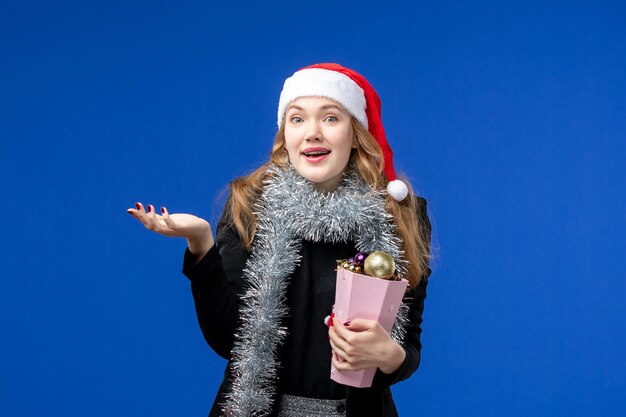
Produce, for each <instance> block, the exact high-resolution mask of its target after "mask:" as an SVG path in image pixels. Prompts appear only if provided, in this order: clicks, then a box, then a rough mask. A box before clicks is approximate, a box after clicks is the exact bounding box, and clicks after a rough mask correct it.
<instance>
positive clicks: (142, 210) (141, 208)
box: [135, 202, 146, 214]
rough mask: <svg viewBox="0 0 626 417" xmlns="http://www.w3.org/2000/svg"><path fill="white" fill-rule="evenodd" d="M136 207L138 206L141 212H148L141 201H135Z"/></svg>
mask: <svg viewBox="0 0 626 417" xmlns="http://www.w3.org/2000/svg"><path fill="white" fill-rule="evenodd" d="M135 207H137V211H138V212H139V213H140V214H146V211H145V210H144V208H143V204H141V203H140V202H136V203H135Z"/></svg>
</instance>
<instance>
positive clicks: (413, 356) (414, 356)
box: [372, 198, 431, 389]
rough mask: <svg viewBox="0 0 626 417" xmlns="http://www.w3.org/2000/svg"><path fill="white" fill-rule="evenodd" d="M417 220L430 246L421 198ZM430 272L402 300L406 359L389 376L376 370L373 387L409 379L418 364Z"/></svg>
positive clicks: (425, 212)
mask: <svg viewBox="0 0 626 417" xmlns="http://www.w3.org/2000/svg"><path fill="white" fill-rule="evenodd" d="M418 219H419V222H420V224H421V226H422V229H421V230H422V233H424V237H425V238H426V241H427V243H428V245H429V246H430V236H431V226H430V221H429V220H428V214H427V211H426V200H424V199H423V198H418ZM430 272H431V270H430V268H428V267H427V268H426V271H425V273H424V276H423V277H422V279H421V280H420V283H419V285H418V286H417V287H416V288H415V289H414V290H412V291H409V292H407V294H406V295H405V297H404V300H403V301H404V303H405V304H407V305H408V306H409V317H408V318H409V325H408V327H407V331H406V335H405V337H404V343H403V345H402V346H403V347H404V350H405V352H406V358H405V359H404V362H403V363H402V365H400V368H398V369H397V370H396V371H395V372H392V373H391V374H385V373H383V372H382V371H381V370H380V369H378V371H377V372H376V375H375V377H374V382H373V384H372V386H373V387H377V388H380V389H382V388H386V387H388V386H390V385H392V384H395V383H396V382H400V381H403V380H405V379H407V378H408V377H410V376H411V375H412V374H413V372H415V371H416V370H417V368H418V366H419V364H420V359H421V356H420V351H421V349H422V343H421V340H420V335H421V333H422V327H421V325H422V313H423V312H424V300H425V299H426V287H427V285H428V277H429V276H430Z"/></svg>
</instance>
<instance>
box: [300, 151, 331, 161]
mask: <svg viewBox="0 0 626 417" xmlns="http://www.w3.org/2000/svg"><path fill="white" fill-rule="evenodd" d="M330 152H331V150H330V149H326V148H321V147H311V148H305V149H303V150H302V152H301V155H302V157H303V158H304V159H305V160H306V161H308V162H310V163H316V162H321V161H323V160H324V159H326V158H327V157H328V155H330Z"/></svg>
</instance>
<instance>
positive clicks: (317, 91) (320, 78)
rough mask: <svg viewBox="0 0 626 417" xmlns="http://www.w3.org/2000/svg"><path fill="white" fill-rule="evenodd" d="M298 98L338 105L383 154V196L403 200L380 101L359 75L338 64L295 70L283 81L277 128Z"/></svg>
mask: <svg viewBox="0 0 626 417" xmlns="http://www.w3.org/2000/svg"><path fill="white" fill-rule="evenodd" d="M299 97H326V98H329V99H331V100H335V101H336V102H338V103H339V104H341V105H342V106H343V107H344V108H345V109H346V110H347V111H348V112H349V113H350V114H351V115H352V116H354V118H355V119H356V120H357V121H358V122H359V123H360V124H361V125H362V126H363V127H365V128H366V129H367V130H368V131H369V132H370V134H371V135H372V136H373V137H374V138H375V139H376V141H377V142H378V145H380V148H381V149H382V151H383V158H384V161H385V165H384V170H385V175H387V179H388V180H389V184H388V185H387V193H388V194H389V195H390V196H391V197H392V198H393V199H394V200H396V201H402V200H404V199H405V198H406V196H407V195H408V193H409V190H408V188H407V186H406V184H405V183H404V182H402V181H400V180H398V179H396V171H395V169H394V167H393V152H392V151H391V148H390V147H389V144H388V143H387V136H386V135H385V129H384V128H383V122H382V119H381V114H380V104H381V103H380V98H379V97H378V94H376V91H375V90H374V88H373V87H372V86H371V85H370V83H369V82H368V81H367V80H366V79H365V77H363V76H362V75H361V74H359V73H357V72H356V71H354V70H351V69H350V68H346V67H342V66H341V65H339V64H315V65H311V66H308V67H305V68H302V69H301V70H299V71H297V72H296V73H295V74H293V75H292V76H291V77H289V78H287V80H285V84H284V86H283V90H282V92H281V93H280V100H279V102H278V126H279V127H280V125H281V124H282V122H283V119H284V118H285V111H286V110H287V106H288V105H289V103H291V102H292V101H294V100H295V99H297V98H299Z"/></svg>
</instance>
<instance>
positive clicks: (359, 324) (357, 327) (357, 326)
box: [348, 319, 378, 332]
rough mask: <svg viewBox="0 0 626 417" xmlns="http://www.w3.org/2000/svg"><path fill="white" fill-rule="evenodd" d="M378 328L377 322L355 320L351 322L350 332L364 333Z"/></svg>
mask: <svg viewBox="0 0 626 417" xmlns="http://www.w3.org/2000/svg"><path fill="white" fill-rule="evenodd" d="M376 326H378V322H377V321H376V320H365V319H354V320H351V321H350V326H349V328H348V330H350V331H352V332H363V331H367V330H373V329H375V328H376Z"/></svg>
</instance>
